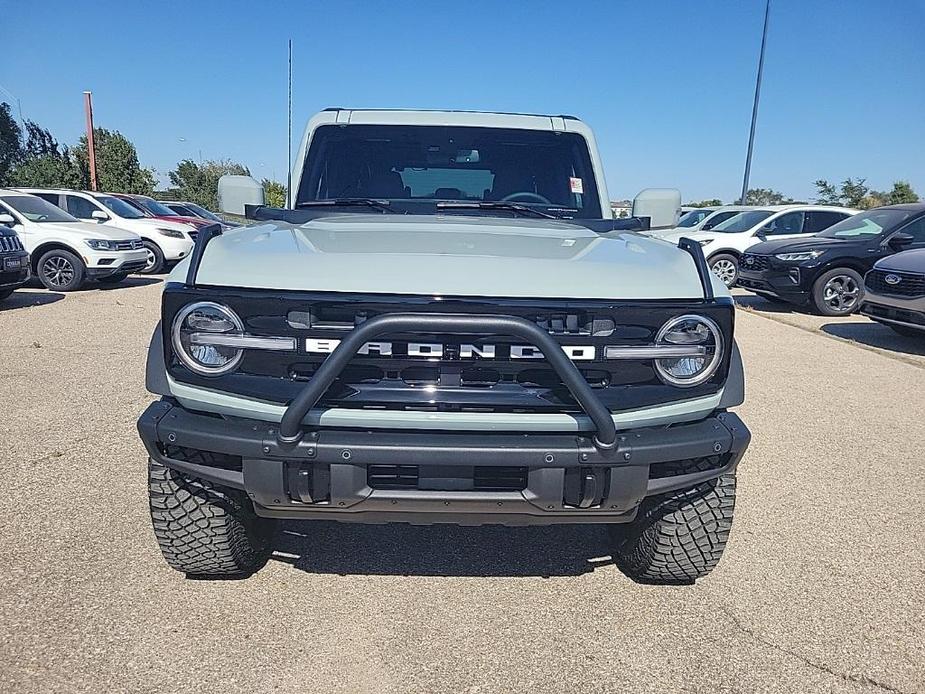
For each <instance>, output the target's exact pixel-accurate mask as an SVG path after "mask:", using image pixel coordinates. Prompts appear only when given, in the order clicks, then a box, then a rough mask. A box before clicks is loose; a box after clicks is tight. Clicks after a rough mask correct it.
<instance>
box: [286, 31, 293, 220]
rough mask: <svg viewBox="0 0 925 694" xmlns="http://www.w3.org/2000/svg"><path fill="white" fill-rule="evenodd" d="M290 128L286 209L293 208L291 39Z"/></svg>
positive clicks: (290, 66)
mask: <svg viewBox="0 0 925 694" xmlns="http://www.w3.org/2000/svg"><path fill="white" fill-rule="evenodd" d="M288 111H289V126H288V132H287V135H286V161H287V162H288V164H287V166H286V207H292V39H289V109H288Z"/></svg>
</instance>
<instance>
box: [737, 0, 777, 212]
mask: <svg viewBox="0 0 925 694" xmlns="http://www.w3.org/2000/svg"><path fill="white" fill-rule="evenodd" d="M770 14H771V0H767V1H766V3H765V6H764V30H763V31H762V32H761V53H760V54H759V55H758V77H757V78H756V79H755V103H754V104H753V105H752V127H751V130H750V131H749V133H748V154H746V155H745V177H744V178H743V179H742V197H741V198H740V199H739V204H740V205H744V204H745V199H746V198H747V197H748V177H749V176H750V175H751V172H752V147H754V145H755V123H756V122H757V121H758V100H759V98H760V97H761V73H762V72H764V44H765V42H766V41H767V38H768V16H769V15H770Z"/></svg>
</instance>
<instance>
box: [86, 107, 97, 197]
mask: <svg viewBox="0 0 925 694" xmlns="http://www.w3.org/2000/svg"><path fill="white" fill-rule="evenodd" d="M84 110H85V111H86V113H87V156H88V158H89V160H90V190H96V189H97V183H96V144H95V143H94V141H93V94H92V93H91V92H84Z"/></svg>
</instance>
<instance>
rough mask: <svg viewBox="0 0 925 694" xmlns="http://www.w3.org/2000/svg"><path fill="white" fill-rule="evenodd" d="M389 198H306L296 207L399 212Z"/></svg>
mask: <svg viewBox="0 0 925 694" xmlns="http://www.w3.org/2000/svg"><path fill="white" fill-rule="evenodd" d="M390 205H391V203H389V201H388V200H374V199H373V198H332V199H331V200H306V201H305V202H300V203H297V204H296V209H304V208H306V207H373V208H375V209H377V210H382V211H383V212H388V213H390V214H398V211H397V210H393V209H392V208H391V206H390Z"/></svg>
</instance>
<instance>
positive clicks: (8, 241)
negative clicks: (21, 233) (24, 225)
mask: <svg viewBox="0 0 925 694" xmlns="http://www.w3.org/2000/svg"><path fill="white" fill-rule="evenodd" d="M21 250H23V247H22V241H20V240H19V237H18V236H0V253H9V252H11V251H21Z"/></svg>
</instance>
